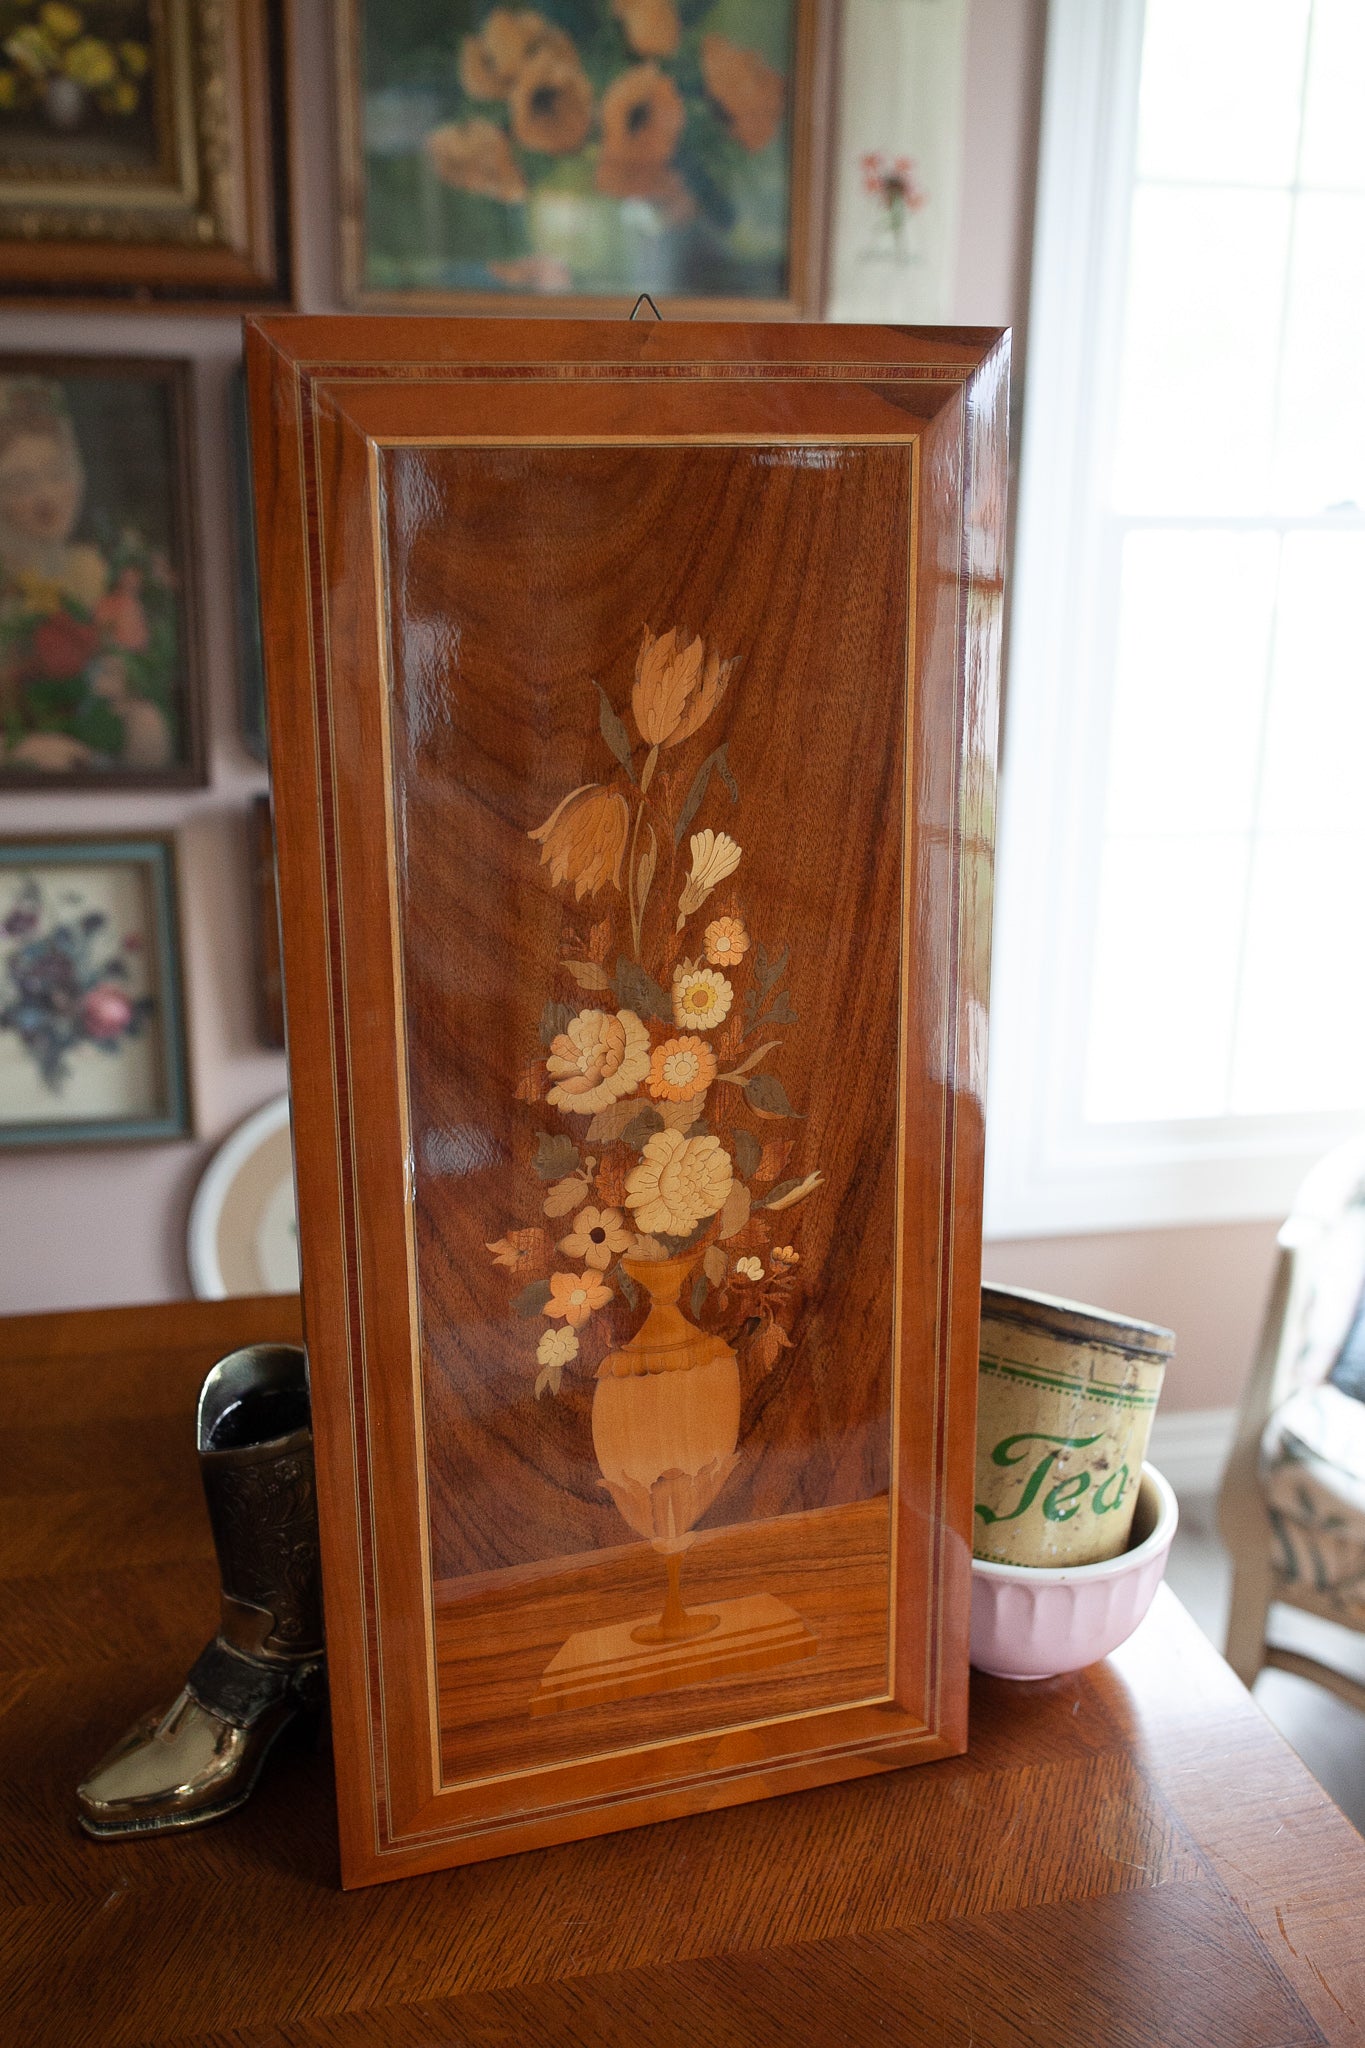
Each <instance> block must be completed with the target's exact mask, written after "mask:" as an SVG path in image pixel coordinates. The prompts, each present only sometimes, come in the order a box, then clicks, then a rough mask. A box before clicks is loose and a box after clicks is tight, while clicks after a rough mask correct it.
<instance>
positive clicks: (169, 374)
mask: <svg viewBox="0 0 1365 2048" xmlns="http://www.w3.org/2000/svg"><path fill="white" fill-rule="evenodd" d="M197 369H198V362H197V358H195V357H193V356H95V355H74V354H63V355H56V354H53V355H49V354H47V353H46V352H45V351H43V350H31V351H30V350H15V351H8V350H7V351H4V352H3V353H0V376H13V375H16V374H17V375H20V376H23V375H25V374H28V375H41V376H47V377H51V378H53V379H58V378H61V377H73V378H74V377H92V378H93V377H109V378H113V379H117V378H119V377H136V378H141V379H142V380H143V381H144V382H146V383H155V382H159V383H162V384H164V385H165V387H166V389H167V391H168V392H169V395H170V421H171V431H172V439H173V443H174V445H173V447H172V450H171V463H170V479H171V513H172V517H173V519H174V521H175V526H176V545H175V551H174V561H173V566H174V568H175V572H176V575H177V576H178V577H179V579H180V597H181V610H182V614H183V631H182V635H181V660H182V663H183V666H184V684H185V687H184V700H183V704H184V715H183V721H182V722H183V726H184V734H185V750H184V752H185V758H184V760H183V761H179V762H177V763H176V764H175V766H174V767H172V768H167V769H160V770H158V769H135V768H104V769H93V768H92V769H89V770H87V771H86V772H84V773H81V772H79V771H77V770H74V769H73V770H68V771H67V772H66V773H65V774H61V775H53V774H48V773H46V772H44V773H42V774H25V773H24V772H23V771H22V770H15V769H13V768H6V767H4V766H3V765H0V796H19V795H24V796H35V795H37V794H39V793H40V792H41V791H44V790H50V789H62V790H70V791H80V792H82V793H85V794H89V793H91V792H94V791H96V790H105V789H108V790H119V791H123V792H125V793H126V792H128V791H132V790H137V791H142V792H144V793H151V792H155V791H157V790H163V789H202V788H204V787H205V785H206V784H207V782H208V759H207V747H206V732H207V725H208V718H207V707H206V703H205V695H206V692H207V689H208V664H207V662H206V659H205V651H206V650H205V644H204V608H203V596H202V593H203V578H202V573H201V565H200V557H199V523H200V522H199V507H198V496H197V488H196V486H197V469H198V465H197V462H196V439H197V428H196V424H195V416H194V400H195V388H196V373H197Z"/></svg>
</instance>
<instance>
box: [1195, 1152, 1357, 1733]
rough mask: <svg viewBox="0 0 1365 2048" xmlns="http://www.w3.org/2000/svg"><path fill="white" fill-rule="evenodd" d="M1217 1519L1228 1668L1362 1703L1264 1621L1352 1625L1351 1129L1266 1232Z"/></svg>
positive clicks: (1339, 1677)
mask: <svg viewBox="0 0 1365 2048" xmlns="http://www.w3.org/2000/svg"><path fill="white" fill-rule="evenodd" d="M1218 1520H1219V1525H1220V1527H1221V1529H1222V1533H1223V1539H1224V1542H1225V1543H1226V1544H1227V1547H1228V1550H1229V1552H1230V1553H1231V1556H1232V1562H1233V1583H1232V1601H1231V1607H1230V1611H1229V1615H1228V1632H1227V1650H1226V1654H1227V1660H1228V1662H1229V1664H1231V1666H1232V1668H1233V1670H1234V1671H1235V1672H1236V1673H1237V1675H1238V1676H1239V1678H1241V1679H1242V1681H1243V1682H1244V1684H1246V1685H1251V1684H1252V1683H1253V1681H1254V1680H1255V1678H1256V1675H1257V1673H1258V1672H1259V1671H1260V1670H1262V1669H1263V1667H1264V1666H1265V1665H1267V1664H1270V1665H1274V1666H1276V1667H1277V1668H1279V1669H1281V1670H1286V1671H1293V1672H1296V1673H1297V1674H1298V1675H1299V1676H1300V1677H1304V1678H1312V1679H1315V1680H1316V1681H1317V1682H1318V1683H1319V1684H1322V1685H1325V1686H1328V1687H1329V1688H1330V1689H1331V1690H1332V1691H1334V1692H1336V1693H1337V1694H1338V1695H1339V1696H1340V1697H1342V1698H1344V1699H1347V1700H1349V1701H1350V1702H1351V1703H1352V1704H1353V1705H1355V1706H1358V1707H1360V1708H1361V1709H1362V1710H1365V1683H1362V1681H1361V1680H1360V1679H1358V1678H1356V1677H1354V1676H1352V1675H1351V1674H1349V1673H1347V1672H1345V1671H1343V1670H1342V1669H1341V1668H1340V1667H1339V1666H1338V1665H1335V1664H1326V1663H1324V1662H1322V1661H1321V1660H1320V1659H1318V1658H1315V1657H1310V1656H1308V1655H1307V1654H1306V1653H1305V1652H1304V1651H1302V1650H1297V1649H1290V1648H1287V1647H1285V1646H1282V1645H1279V1644H1277V1643H1276V1642H1274V1641H1273V1640H1272V1639H1271V1636H1270V1633H1269V1627H1270V1614H1271V1609H1272V1607H1274V1606H1275V1605H1276V1604H1277V1603H1279V1604H1283V1605H1287V1606H1289V1607H1298V1608H1303V1609H1305V1610H1307V1611H1308V1612H1309V1613H1312V1614H1318V1615H1322V1616H1325V1617H1326V1618H1327V1619H1328V1620H1330V1621H1335V1622H1340V1623H1342V1624H1343V1625H1344V1626H1345V1627H1347V1628H1350V1629H1355V1630H1358V1631H1360V1632H1365V1136H1362V1137H1359V1138H1355V1139H1352V1140H1351V1141H1349V1142H1348V1143H1347V1144H1345V1145H1341V1146H1338V1147H1337V1149H1336V1150H1335V1151H1333V1152H1329V1153H1328V1154H1327V1156H1326V1157H1325V1158H1324V1159H1321V1160H1319V1162H1318V1164H1317V1165H1316V1166H1315V1167H1314V1169H1313V1171H1312V1172H1311V1173H1310V1174H1309V1175H1308V1177H1307V1179H1306V1180H1305V1181H1304V1183H1303V1185H1302V1187H1301V1188H1300V1189H1299V1192H1298V1195H1297V1197H1296V1199H1295V1202H1294V1207H1293V1210H1292V1211H1291V1213H1290V1215H1289V1216H1288V1217H1287V1218H1286V1219H1285V1222H1284V1224H1283V1226H1282V1228H1281V1230H1280V1233H1279V1260H1278V1264H1277V1266H1276V1272H1275V1284H1274V1287H1273V1289H1272V1293H1271V1298H1270V1302H1269V1304H1268V1306H1267V1309H1266V1316H1265V1321H1264V1324H1263V1326H1262V1330H1261V1340H1260V1344H1259V1346H1258V1348H1257V1355H1256V1359H1255V1362H1254V1364H1253V1367H1252V1372H1251V1377H1250V1380H1249V1381H1248V1384H1247V1390H1246V1394H1245V1396H1244V1398H1243V1402H1242V1408H1241V1413H1240V1415H1239V1417H1238V1421H1237V1432H1236V1437H1235V1440H1234V1443H1233V1447H1232V1452H1231V1455H1230V1456H1229V1459H1228V1464H1227V1469H1226V1471H1225V1472H1224V1475H1223V1484H1222V1488H1221V1491H1220V1494H1219V1500H1218Z"/></svg>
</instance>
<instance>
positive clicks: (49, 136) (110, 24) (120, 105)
mask: <svg viewBox="0 0 1365 2048" xmlns="http://www.w3.org/2000/svg"><path fill="white" fill-rule="evenodd" d="M159 14H160V9H159V8H158V7H157V6H156V5H155V4H154V0H0V174H3V172H5V171H9V172H14V171H16V170H19V169H20V168H22V170H23V171H25V172H26V173H27V174H28V175H29V176H30V177H32V176H34V175H36V174H41V173H42V172H43V171H44V170H46V171H47V173H48V175H49V176H54V175H55V176H62V175H66V176H70V174H71V172H72V171H73V170H81V171H84V172H86V173H87V174H88V173H90V172H92V171H96V170H101V169H103V170H106V171H122V172H123V173H124V174H125V175H127V173H128V172H129V171H133V170H140V169H145V170H155V169H156V168H157V166H158V157H159V138H158V112H159V109H158V106H157V91H156V86H157V80H156V75H155V69H156V67H155V63H154V42H155V37H156V23H157V18H158V16H159Z"/></svg>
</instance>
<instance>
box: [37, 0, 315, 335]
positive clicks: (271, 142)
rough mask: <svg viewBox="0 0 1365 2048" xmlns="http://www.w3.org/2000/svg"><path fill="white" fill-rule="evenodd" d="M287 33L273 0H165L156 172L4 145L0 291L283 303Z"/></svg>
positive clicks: (154, 70) (156, 66)
mask: <svg viewBox="0 0 1365 2048" xmlns="http://www.w3.org/2000/svg"><path fill="white" fill-rule="evenodd" d="M285 41H286V16H285V13H284V12H283V11H282V10H281V9H280V8H278V7H275V6H272V5H271V4H270V0H164V6H163V9H162V10H161V15H160V24H159V28H158V32H157V34H156V37H155V40H154V43H153V47H152V65H151V79H152V90H153V94H154V100H155V106H156V114H157V130H158V136H159V161H158V163H157V165H156V167H155V169H154V170H152V171H146V170H141V169H139V170H135V171H130V172H123V173H120V172H119V171H118V170H111V169H109V168H108V167H101V168H100V169H99V170H98V171H93V172H92V171H89V170H86V169H85V168H84V167H77V166H73V167H72V168H71V170H70V171H69V172H68V173H66V174H62V173H60V172H57V173H54V172H53V170H52V169H51V168H50V167H45V168H43V169H42V170H38V169H36V168H35V167H34V166H31V165H27V164H25V163H24V162H23V161H22V160H19V159H17V158H16V159H10V160H6V159H5V158H4V157H3V156H2V155H0V294H3V295H5V296H7V297H27V298H32V299H41V300H43V301H51V300H53V299H62V300H68V299H80V300H89V299H104V298H112V297H139V298H147V299H154V300H173V301H175V302H177V303H184V302H185V301H187V300H191V301H192V300H195V299H202V300H208V301H212V302H214V303H218V302H221V301H223V300H229V301H231V300H246V301H250V302H251V303H255V304H267V305H268V304H277V305H279V304H288V303H289V299H290V292H289V233H288V219H287V205H286V194H285V180H284V170H285V148H284V133H285V126H286V123H285V118H284V66H283V59H284V55H285Z"/></svg>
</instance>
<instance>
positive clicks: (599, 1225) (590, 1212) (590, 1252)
mask: <svg viewBox="0 0 1365 2048" xmlns="http://www.w3.org/2000/svg"><path fill="white" fill-rule="evenodd" d="M630 1241H631V1233H630V1231H628V1230H626V1229H624V1228H623V1225H622V1217H621V1211H620V1210H619V1209H593V1208H586V1209H580V1210H579V1212H578V1214H577V1215H576V1216H575V1217H574V1220H573V1229H572V1230H571V1231H570V1232H569V1234H568V1236H567V1237H561V1238H560V1240H559V1249H560V1250H561V1251H562V1252H563V1254H564V1256H565V1258H566V1259H582V1261H583V1263H584V1265H585V1266H596V1267H597V1269H598V1271H599V1272H605V1271H606V1269H607V1267H608V1266H609V1265H610V1264H611V1262H612V1260H613V1259H614V1258H616V1257H617V1256H618V1254H619V1253H621V1252H624V1251H628V1250H629V1249H630Z"/></svg>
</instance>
